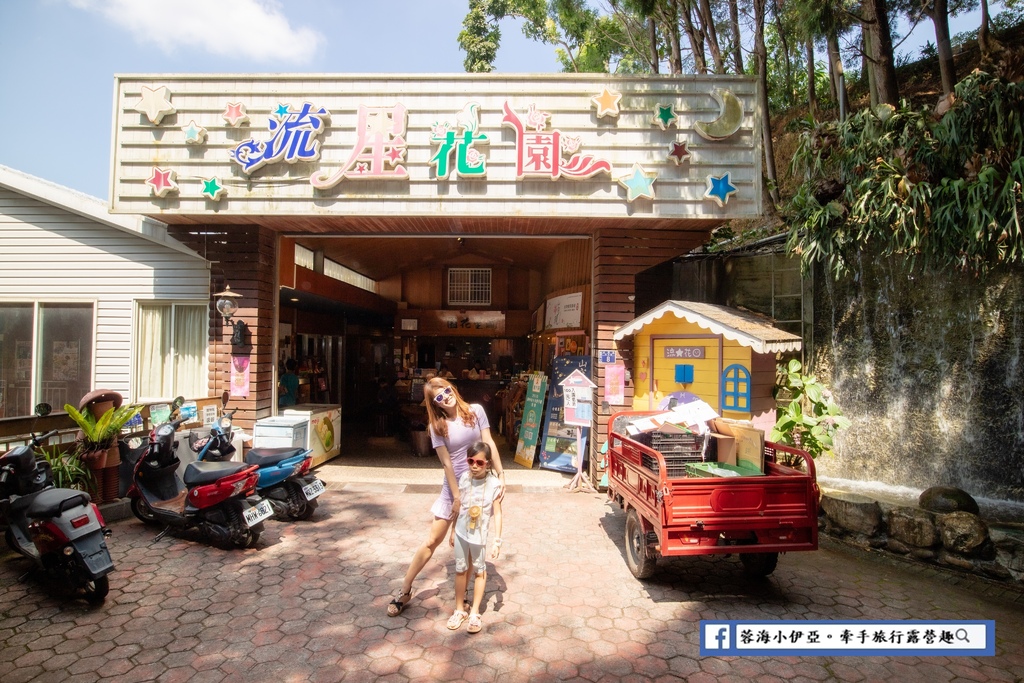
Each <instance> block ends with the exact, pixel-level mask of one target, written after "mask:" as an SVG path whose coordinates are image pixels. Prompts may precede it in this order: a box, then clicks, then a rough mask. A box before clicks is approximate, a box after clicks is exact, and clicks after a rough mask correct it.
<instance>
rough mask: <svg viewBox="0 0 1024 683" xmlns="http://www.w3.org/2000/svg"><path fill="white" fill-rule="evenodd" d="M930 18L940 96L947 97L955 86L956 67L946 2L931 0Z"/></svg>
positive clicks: (943, 0)
mask: <svg viewBox="0 0 1024 683" xmlns="http://www.w3.org/2000/svg"><path fill="white" fill-rule="evenodd" d="M931 17H932V23H933V24H935V49H936V50H937V51H938V53H939V75H940V77H941V79H942V94H943V95H949V94H950V93H952V92H953V87H954V86H955V85H956V67H955V66H954V64H953V47H952V46H951V45H950V44H949V3H948V2H947V0H932V15H931Z"/></svg>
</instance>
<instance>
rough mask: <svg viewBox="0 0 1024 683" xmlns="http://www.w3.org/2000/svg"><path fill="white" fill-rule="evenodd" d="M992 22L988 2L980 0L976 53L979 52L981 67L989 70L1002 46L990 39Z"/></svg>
mask: <svg viewBox="0 0 1024 683" xmlns="http://www.w3.org/2000/svg"><path fill="white" fill-rule="evenodd" d="M991 25H992V22H991V20H990V18H989V14H988V0H981V25H980V26H979V27H978V51H979V52H981V66H982V67H983V68H990V66H991V65H992V62H993V61H994V57H995V55H996V53H998V52H1000V51H1002V49H1003V46H1002V45H1001V44H1000V42H999V41H998V40H996V39H995V38H993V37H992V33H991V30H990V29H991Z"/></svg>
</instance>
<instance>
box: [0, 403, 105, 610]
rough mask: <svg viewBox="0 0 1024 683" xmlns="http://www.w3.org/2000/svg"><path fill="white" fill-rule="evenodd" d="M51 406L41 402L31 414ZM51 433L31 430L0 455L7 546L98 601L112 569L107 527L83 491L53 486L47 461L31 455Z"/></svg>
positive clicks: (1, 504) (1, 514)
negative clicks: (21, 441)
mask: <svg viewBox="0 0 1024 683" xmlns="http://www.w3.org/2000/svg"><path fill="white" fill-rule="evenodd" d="M50 410H51V408H50V406H49V405H48V404H46V403H40V404H39V405H38V406H36V415H37V416H39V417H43V416H45V415H49V414H50ZM56 433H57V431H56V430H54V431H52V432H47V433H46V434H42V435H40V436H35V435H32V438H31V440H30V441H29V443H28V444H26V445H24V446H18V447H17V448H13V449H11V450H10V451H8V452H7V453H6V454H4V455H2V456H0V517H2V518H3V519H5V520H6V522H7V524H8V525H9V526H8V527H7V532H6V534H5V537H6V540H7V545H8V546H10V548H11V550H13V551H15V552H17V553H19V554H21V555H24V556H25V557H27V558H29V559H30V560H32V561H33V562H34V563H35V564H36V569H37V570H42V571H44V572H45V573H46V575H47V576H49V577H50V578H51V579H53V580H54V582H55V584H57V585H61V584H63V585H64V586H69V587H70V588H71V589H72V590H74V591H75V592H76V593H78V594H81V595H83V596H84V597H85V599H86V600H87V601H88V602H90V603H91V604H99V603H101V602H103V600H104V599H105V598H106V597H107V592H108V591H109V590H110V581H109V579H108V578H107V574H109V573H110V572H111V571H113V570H114V563H113V561H112V560H111V559H110V551H109V550H108V549H107V544H106V540H105V539H106V538H107V537H108V536H110V530H109V529H107V527H106V525H105V524H104V522H103V516H102V515H101V514H100V511H99V509H98V508H97V507H96V506H95V505H94V504H93V503H92V499H91V498H90V497H89V494H88V493H85V492H84V491H76V490H74V489H58V488H54V486H53V473H52V471H51V469H50V463H48V462H46V461H45V460H42V461H39V460H37V459H36V449H37V448H39V446H40V445H42V444H43V443H44V442H45V441H46V440H47V439H49V438H50V437H51V436H53V435H54V434H56ZM30 574H31V572H30ZM28 576H29V574H26V575H25V577H23V578H26V577H28Z"/></svg>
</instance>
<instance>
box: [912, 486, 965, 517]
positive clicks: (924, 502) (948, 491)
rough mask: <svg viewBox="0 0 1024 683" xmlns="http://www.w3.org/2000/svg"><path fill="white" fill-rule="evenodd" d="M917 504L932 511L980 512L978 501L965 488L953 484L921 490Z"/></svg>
mask: <svg viewBox="0 0 1024 683" xmlns="http://www.w3.org/2000/svg"><path fill="white" fill-rule="evenodd" d="M917 504H918V505H920V506H921V507H922V508H923V509H925V510H930V511H932V512H942V513H946V512H970V513H972V514H975V515H976V514H978V512H979V511H980V510H979V508H978V502H977V501H976V500H974V498H972V497H971V494H969V493H967V492H966V491H964V490H963V489H957V488H953V487H952V486H933V487H931V488H930V489H925V490H924V491H922V492H921V496H920V497H919V498H918V499H917Z"/></svg>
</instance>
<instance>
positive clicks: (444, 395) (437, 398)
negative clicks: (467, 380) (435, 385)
mask: <svg viewBox="0 0 1024 683" xmlns="http://www.w3.org/2000/svg"><path fill="white" fill-rule="evenodd" d="M451 395H452V388H451V387H445V388H444V389H442V390H441V391H439V392H437V393H436V394H434V403H437V404H438V405H440V404H442V403H444V402H445V401H446V400H448V397H449V396H451Z"/></svg>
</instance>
